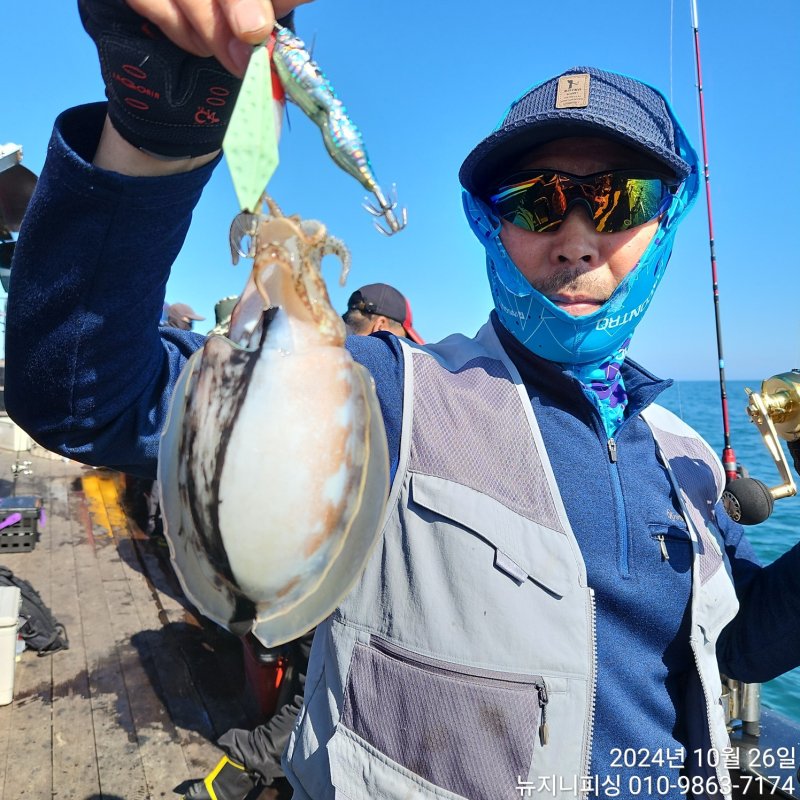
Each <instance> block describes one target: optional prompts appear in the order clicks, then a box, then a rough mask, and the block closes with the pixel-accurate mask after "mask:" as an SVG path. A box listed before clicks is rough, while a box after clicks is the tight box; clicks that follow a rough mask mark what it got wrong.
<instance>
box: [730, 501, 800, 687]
mask: <svg viewBox="0 0 800 800" xmlns="http://www.w3.org/2000/svg"><path fill="white" fill-rule="evenodd" d="M716 515H717V522H718V523H719V525H720V528H721V529H722V532H723V535H724V537H725V551H726V552H727V554H728V558H729V559H730V563H731V571H732V574H733V582H734V586H735V587H736V595H737V597H738V598H739V613H738V614H737V615H736V617H735V618H734V619H733V620H732V621H731V622H730V624H729V625H728V626H727V627H726V628H725V630H724V631H723V632H722V635H721V636H720V638H719V641H718V642H717V658H718V660H719V668H720V670H721V671H722V672H723V673H725V675H728V676H729V677H731V678H735V679H737V680H740V681H745V682H746V683H764V682H765V681H770V680H772V679H773V678H776V677H778V675H783V673H784V672H788V671H789V670H791V669H795V668H796V667H799V666H800V545H795V546H794V547H793V548H792V549H791V550H789V552H787V553H784V554H783V555H782V556H781V557H780V558H778V559H777V560H776V561H774V562H773V563H772V564H770V565H769V566H766V567H762V566H761V564H760V562H759V560H758V557H757V556H756V554H755V551H754V550H753V547H752V545H751V544H750V542H748V541H747V539H746V538H745V536H744V529H743V528H742V526H741V525H738V524H737V523H735V522H733V521H732V520H731V518H730V517H729V516H728V515H727V514H726V513H725V511H724V509H723V508H722V506H721V504H718V505H717V509H716Z"/></svg>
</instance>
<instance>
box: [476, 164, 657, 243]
mask: <svg viewBox="0 0 800 800" xmlns="http://www.w3.org/2000/svg"><path fill="white" fill-rule="evenodd" d="M519 178H520V179H521V180H519V181H517V182H513V183H511V184H509V185H507V186H503V187H501V188H500V189H499V190H498V191H497V193H496V194H495V195H493V196H492V197H491V198H490V203H491V206H492V208H493V209H494V211H495V213H496V214H497V215H498V216H500V217H501V218H502V219H504V220H506V221H507V222H511V223H513V224H514V225H517V226H518V227H520V228H524V229H525V230H528V231H535V232H536V233H545V232H548V231H555V230H557V229H558V227H559V226H560V224H561V222H562V220H563V219H564V217H565V216H566V213H567V211H568V210H569V209H570V208H571V207H572V206H573V205H574V204H575V203H576V202H578V203H581V204H583V205H585V207H586V208H587V210H588V211H589V213H590V214H591V216H592V220H593V222H594V225H595V227H596V228H597V230H598V231H603V232H605V233H619V232H620V231H626V230H628V228H635V227H637V226H638V225H643V224H644V223H646V222H649V221H650V220H652V219H655V218H656V217H657V216H658V215H659V214H660V213H661V211H662V210H663V208H662V206H663V202H664V199H665V198H666V197H668V195H669V189H668V187H667V186H666V185H665V184H664V183H663V182H662V180H661V179H660V178H658V177H656V176H651V175H642V174H641V173H639V174H636V173H631V172H619V173H613V172H612V173H609V174H607V175H598V176H591V177H589V178H577V177H573V176H570V175H559V174H558V173H552V172H550V173H538V174H532V173H528V174H526V175H525V176H523V175H520V176H519Z"/></svg>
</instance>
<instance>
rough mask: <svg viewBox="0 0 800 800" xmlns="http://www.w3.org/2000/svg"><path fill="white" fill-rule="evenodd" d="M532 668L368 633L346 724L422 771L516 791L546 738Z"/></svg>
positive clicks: (543, 704)
mask: <svg viewBox="0 0 800 800" xmlns="http://www.w3.org/2000/svg"><path fill="white" fill-rule="evenodd" d="M546 709H547V687H546V685H545V682H544V680H543V679H542V678H541V677H538V676H529V675H515V674H509V673H503V672H497V671H493V670H481V669H473V668H470V667H464V666H461V665H456V664H451V663H447V662H443V661H438V660H436V659H432V658H428V657H425V656H420V655H418V654H416V653H412V652H410V651H408V650H405V649H404V648H400V647H398V646H397V645H395V644H392V643H390V642H387V641H385V640H383V639H379V638H377V637H375V636H373V637H371V639H370V645H369V646H367V645H364V644H361V643H357V644H356V645H355V649H354V652H353V659H352V662H351V666H350V674H349V679H348V683H347V687H346V690H345V697H344V706H343V709H342V718H341V721H342V725H344V726H345V727H347V728H349V729H350V730H351V731H353V732H354V733H356V734H357V735H358V736H359V737H361V738H362V739H363V740H364V741H366V742H367V743H368V744H369V745H371V746H372V747H374V748H375V749H376V750H378V751H379V752H380V753H382V754H384V755H385V756H387V757H388V758H389V759H391V760H392V761H394V762H397V763H398V764H399V765H401V766H402V767H404V768H405V769H407V770H409V771H410V772H412V773H414V774H416V775H418V776H420V777H421V778H423V779H424V780H425V781H428V782H430V783H431V784H434V785H435V786H438V787H441V788H443V789H445V790H447V791H448V792H452V793H454V794H456V795H461V796H463V797H468V798H470V800H484V798H485V800H495V798H498V797H514V796H515V792H516V791H517V790H518V786H519V780H520V779H522V780H526V779H527V775H528V770H529V768H530V764H531V759H532V756H533V748H534V744H535V742H536V741H537V739H538V740H539V741H541V742H542V743H546V741H547V724H546V716H545V715H546Z"/></svg>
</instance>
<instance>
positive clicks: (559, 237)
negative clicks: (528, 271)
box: [550, 204, 601, 267]
mask: <svg viewBox="0 0 800 800" xmlns="http://www.w3.org/2000/svg"><path fill="white" fill-rule="evenodd" d="M551 235H552V236H553V242H552V246H551V248H550V261H551V263H552V264H554V265H560V266H565V267H577V266H579V265H581V264H585V265H587V266H594V265H596V264H597V263H598V258H599V255H600V252H599V248H598V241H597V237H598V236H600V235H601V234H599V233H598V232H597V230H596V229H595V227H594V224H593V223H592V218H591V217H590V216H589V211H588V210H587V209H586V208H585V207H584V206H583V205H582V204H579V205H575V206H573V207H572V208H571V209H570V210H569V211H568V212H567V216H566V217H565V219H564V221H563V222H562V223H561V225H560V227H559V229H558V230H557V231H555V233H553V234H551Z"/></svg>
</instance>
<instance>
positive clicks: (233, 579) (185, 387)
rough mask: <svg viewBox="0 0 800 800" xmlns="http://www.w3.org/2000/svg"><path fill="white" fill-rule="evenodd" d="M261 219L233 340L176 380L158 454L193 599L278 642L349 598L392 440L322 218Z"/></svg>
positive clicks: (173, 547) (215, 339)
mask: <svg viewBox="0 0 800 800" xmlns="http://www.w3.org/2000/svg"><path fill="white" fill-rule="evenodd" d="M270 210H271V212H272V213H270V214H264V215H261V216H260V217H257V218H254V228H253V232H252V233H253V244H252V246H251V248H252V250H253V251H254V253H253V254H254V255H255V263H254V267H253V271H252V274H251V276H250V279H249V281H248V284H247V286H246V287H245V291H244V292H243V294H242V297H241V300H240V301H239V304H238V305H237V307H236V309H235V310H234V312H233V315H232V320H231V330H230V333H229V334H228V337H229V338H226V337H222V336H211V337H209V338H208V340H207V341H206V343H205V345H204V346H203V348H201V349H200V350H198V351H197V352H196V353H195V354H194V355H193V356H192V357H191V359H190V360H189V362H188V363H187V364H186V366H185V368H184V370H183V372H182V373H181V376H180V378H179V380H178V383H177V385H176V388H175V391H174V394H173V398H172V403H171V406H170V411H169V417H168V421H167V425H166V427H165V430H164V433H163V435H162V440H161V450H160V454H159V481H160V485H161V492H162V510H163V515H164V520H165V523H166V525H165V534H166V537H167V540H168V542H169V545H170V551H171V555H172V561H173V564H174V566H175V570H176V572H177V574H178V576H179V578H180V580H181V583H182V585H183V588H184V590H185V592H186V594H187V596H188V597H189V598H190V599H191V601H192V602H193V603H194V604H195V605H196V606H197V608H198V609H199V610H200V611H201V612H202V613H203V614H205V615H206V616H208V617H210V618H211V619H213V620H214V621H216V622H218V623H219V624H220V625H223V626H224V627H226V628H228V629H229V630H231V631H233V632H235V633H239V634H241V633H244V632H247V631H249V630H251V629H252V631H253V632H254V633H255V635H256V636H257V637H258V638H259V639H260V640H261V641H262V642H263V643H264V644H265V645H267V646H273V645H276V644H281V643H283V642H287V641H290V640H291V639H294V638H296V637H297V636H299V635H300V634H302V633H304V632H305V631H307V630H310V629H311V628H312V627H313V626H314V625H316V624H317V623H318V622H320V621H321V620H323V619H325V617H327V616H328V615H329V614H330V613H331V611H333V609H334V608H336V606H338V604H339V603H340V602H341V600H342V599H343V598H344V596H345V595H346V594H347V592H348V591H349V590H350V588H351V587H352V586H353V584H354V583H355V581H356V579H357V578H358V576H359V574H360V573H361V571H362V569H363V567H364V566H365V564H366V561H367V559H368V557H369V555H370V553H371V551H372V548H373V546H374V544H375V542H376V541H377V539H378V536H379V526H380V522H381V519H382V516H383V511H384V507H385V504H386V498H387V494H388V475H389V461H388V452H387V445H386V434H385V431H384V427H383V420H382V417H381V412H380V407H379V405H378V400H377V397H376V395H375V390H374V385H373V382H372V377H371V376H370V375H369V373H368V372H367V370H366V369H365V368H364V367H362V366H361V365H359V364H356V363H355V362H354V361H353V359H352V357H351V356H350V354H349V353H348V352H347V350H345V349H344V347H343V345H344V338H345V329H344V324H343V323H342V320H341V318H340V317H339V316H338V315H337V314H336V313H335V311H334V310H333V308H332V307H331V304H330V301H329V299H328V293H327V290H326V288H325V283H324V281H323V280H322V277H321V275H320V271H319V267H320V264H321V261H322V257H323V256H324V255H327V254H329V253H333V254H336V255H338V256H340V258H342V261H343V263H344V264H345V267H346V266H347V265H348V264H349V253H348V252H347V251H346V248H345V246H344V245H343V243H341V242H340V241H339V240H336V239H333V238H332V237H329V236H327V233H326V231H325V228H324V226H322V225H321V224H320V223H318V222H313V221H310V220H306V221H300V220H299V219H298V218H296V217H284V216H282V215H281V214H280V210H279V209H277V207H276V206H275V205H274V203H270Z"/></svg>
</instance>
